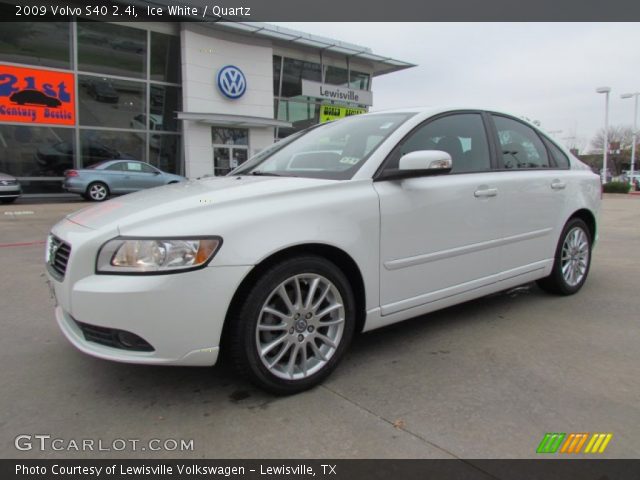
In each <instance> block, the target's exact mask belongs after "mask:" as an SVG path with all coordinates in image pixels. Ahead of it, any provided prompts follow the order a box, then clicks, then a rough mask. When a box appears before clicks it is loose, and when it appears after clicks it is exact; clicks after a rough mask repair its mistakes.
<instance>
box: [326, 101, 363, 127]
mask: <svg viewBox="0 0 640 480" xmlns="http://www.w3.org/2000/svg"><path fill="white" fill-rule="evenodd" d="M366 112H367V111H366V110H365V109H364V108H351V107H338V106H335V105H320V123H325V122H330V121H332V120H338V119H340V118H344V117H350V116H351V115H360V114H361V113H366Z"/></svg>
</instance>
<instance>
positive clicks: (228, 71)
mask: <svg viewBox="0 0 640 480" xmlns="http://www.w3.org/2000/svg"><path fill="white" fill-rule="evenodd" d="M216 79H217V82H218V88H219V89H220V91H221V92H222V94H223V95H224V96H225V97H227V98H232V99H235V98H240V97H241V96H242V95H244V92H245V91H246V90H247V79H246V78H245V77H244V73H242V70H240V69H239V68H238V67H234V66H233V65H227V66H226V67H222V68H221V69H220V71H219V72H218V75H217V77H216Z"/></svg>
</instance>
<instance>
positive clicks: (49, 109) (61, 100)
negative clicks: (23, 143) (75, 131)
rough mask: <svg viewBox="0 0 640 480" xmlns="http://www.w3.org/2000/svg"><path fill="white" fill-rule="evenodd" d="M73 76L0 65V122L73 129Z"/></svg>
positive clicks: (74, 117) (74, 116)
mask: <svg viewBox="0 0 640 480" xmlns="http://www.w3.org/2000/svg"><path fill="white" fill-rule="evenodd" d="M75 111H76V110H75V92H74V79H73V74H72V73H63V72H56V71H53V70H41V69H36V68H25V67H13V66H9V65H0V122H22V123H44V124H51V125H75V123H76V114H75Z"/></svg>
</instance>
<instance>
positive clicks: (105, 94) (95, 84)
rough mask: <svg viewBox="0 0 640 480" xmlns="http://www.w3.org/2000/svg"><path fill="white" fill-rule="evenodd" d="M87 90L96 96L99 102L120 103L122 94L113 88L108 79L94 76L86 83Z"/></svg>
mask: <svg viewBox="0 0 640 480" xmlns="http://www.w3.org/2000/svg"><path fill="white" fill-rule="evenodd" d="M86 90H87V93H88V94H89V95H91V96H92V97H93V98H95V99H96V100H97V101H98V102H103V103H118V101H119V100H120V95H119V94H118V92H117V91H116V89H115V88H113V85H111V83H110V82H109V81H108V80H105V79H102V78H94V79H92V80H90V81H89V82H88V83H87V84H86Z"/></svg>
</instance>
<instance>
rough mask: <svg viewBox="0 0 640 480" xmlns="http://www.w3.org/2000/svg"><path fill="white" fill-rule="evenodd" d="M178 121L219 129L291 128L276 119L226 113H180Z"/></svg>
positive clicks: (289, 124)
mask: <svg viewBox="0 0 640 480" xmlns="http://www.w3.org/2000/svg"><path fill="white" fill-rule="evenodd" d="M178 120H190V121H194V122H200V123H206V124H208V125H217V126H219V127H243V128H268V127H282V128H289V127H291V123H289V122H283V121H282V120H276V119H275V118H266V117H252V116H248V115H228V114H224V113H200V112H178Z"/></svg>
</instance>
